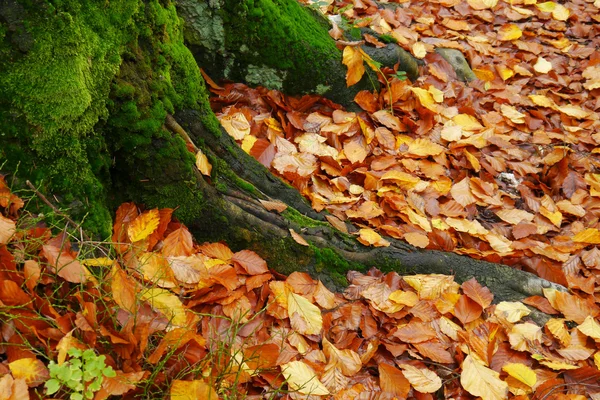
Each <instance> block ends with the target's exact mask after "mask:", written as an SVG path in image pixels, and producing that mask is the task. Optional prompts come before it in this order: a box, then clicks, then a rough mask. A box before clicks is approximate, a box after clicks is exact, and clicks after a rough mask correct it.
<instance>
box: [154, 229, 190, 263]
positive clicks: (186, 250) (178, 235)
mask: <svg viewBox="0 0 600 400" xmlns="http://www.w3.org/2000/svg"><path fill="white" fill-rule="evenodd" d="M193 245H194V244H193V242H192V235H191V234H190V232H189V231H188V230H187V228H186V227H185V226H182V227H181V228H179V229H177V230H175V231H173V232H171V233H170V234H169V236H167V237H166V238H165V240H164V241H163V247H162V249H161V253H162V254H163V255H164V256H165V257H177V256H189V255H191V254H192V247H193Z"/></svg>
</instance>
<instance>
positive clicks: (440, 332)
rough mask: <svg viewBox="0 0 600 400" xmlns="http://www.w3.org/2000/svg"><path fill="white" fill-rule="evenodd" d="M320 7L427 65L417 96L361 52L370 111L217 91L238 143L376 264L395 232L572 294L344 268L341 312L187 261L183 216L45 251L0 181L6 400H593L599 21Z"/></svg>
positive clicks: (66, 234)
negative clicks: (536, 318) (457, 54)
mask: <svg viewBox="0 0 600 400" xmlns="http://www.w3.org/2000/svg"><path fill="white" fill-rule="evenodd" d="M316 5H317V6H320V7H321V8H322V11H324V12H326V13H330V14H331V13H334V14H341V15H343V18H344V19H346V20H347V21H348V22H349V23H351V24H354V25H355V26H357V27H369V28H371V29H373V30H374V31H376V32H377V33H378V34H380V35H384V36H385V37H387V38H389V40H392V41H394V42H396V43H398V44H399V45H400V46H402V47H404V48H405V49H406V50H408V51H410V52H411V53H412V54H413V55H414V56H415V57H416V58H419V59H422V60H423V61H424V65H423V67H422V68H421V77H420V78H419V79H418V80H417V81H415V82H409V81H407V80H402V79H401V78H402V75H401V74H398V73H397V71H393V70H391V69H389V68H388V69H386V68H382V67H381V66H379V65H377V64H376V63H374V62H373V61H372V60H371V59H370V58H369V57H368V56H367V55H366V54H364V53H363V52H361V51H360V50H359V46H358V45H359V44H361V43H348V42H347V41H341V42H340V47H343V48H344V55H345V56H344V60H343V62H344V63H345V64H346V65H347V66H348V75H347V80H348V83H349V84H352V83H353V82H355V81H356V80H357V79H359V78H360V76H362V74H363V73H364V72H363V71H364V68H370V67H371V68H373V69H374V70H375V71H376V73H377V76H378V78H379V80H380V83H381V86H382V88H383V89H382V90H381V91H380V92H367V91H363V92H361V93H359V94H358V96H357V98H356V103H357V104H358V105H359V106H360V107H361V108H362V110H363V111H362V112H349V111H346V110H344V109H343V108H342V107H340V106H338V105H336V104H332V103H331V102H329V101H327V100H325V99H323V98H321V97H318V96H304V97H302V98H291V97H288V96H285V95H283V94H281V93H278V92H276V91H270V90H267V89H264V88H256V89H251V88H248V87H246V86H244V85H241V84H233V83H225V84H222V86H221V85H219V84H217V83H214V82H212V81H210V79H209V78H208V77H207V82H208V83H209V85H210V86H211V90H212V91H213V93H214V94H215V96H214V98H213V99H212V104H213V108H214V110H215V112H216V113H217V115H218V116H219V118H220V120H221V123H222V125H223V127H224V128H225V130H226V131H227V132H228V133H229V134H230V135H231V136H233V137H234V138H235V139H236V140H237V141H238V142H239V143H240V145H241V146H242V148H243V149H244V150H246V151H247V152H248V153H249V154H251V155H253V156H254V157H256V158H257V159H258V160H259V161H260V162H261V163H263V164H264V165H265V166H267V167H269V168H271V170H272V171H273V172H274V173H276V174H278V175H279V176H281V177H282V178H283V179H286V180H287V181H288V182H290V183H291V184H292V185H294V186H295V187H296V188H298V190H299V191H300V192H301V193H302V194H304V195H305V196H306V197H307V198H308V199H309V200H310V201H311V203H312V205H313V207H314V208H315V209H316V210H327V211H328V212H329V213H330V215H329V216H328V220H329V222H330V223H331V224H332V225H333V226H335V227H336V228H338V229H341V230H345V229H346V230H347V229H348V226H347V225H345V224H344V223H343V222H344V221H347V220H349V221H351V222H352V223H353V227H354V228H351V229H350V231H351V233H353V234H356V235H357V237H358V239H359V241H361V242H362V243H363V244H365V245H372V246H386V245H387V241H386V240H385V238H384V236H390V237H394V238H398V239H402V240H405V241H407V242H409V243H411V244H412V245H414V246H416V247H420V248H424V249H440V250H444V251H454V252H457V253H459V254H462V255H465V256H470V257H476V258H480V259H485V260H488V261H492V262H501V263H504V264H508V265H512V266H514V267H516V268H522V269H525V270H528V271H531V272H534V273H536V274H537V275H539V276H541V277H543V278H545V279H548V280H551V281H554V282H557V283H560V284H562V285H564V286H567V287H568V288H569V289H570V292H569V293H563V292H557V291H555V290H546V291H545V292H544V297H541V296H534V297H531V298H528V299H526V300H525V301H524V303H526V304H528V305H530V306H533V307H536V308H538V309H540V310H541V311H543V312H545V313H547V314H551V315H552V316H553V318H552V319H550V320H549V321H548V322H547V323H546V324H545V326H543V327H540V326H538V325H536V324H535V323H532V322H531V321H529V320H528V319H527V315H528V314H529V313H530V310H529V308H527V307H526V306H525V305H524V304H523V303H518V302H501V303H499V304H492V301H493V294H492V293H490V292H489V290H487V289H486V288H485V287H482V286H481V285H479V284H478V283H477V282H476V281H474V280H471V281H469V282H465V283H463V284H462V285H459V284H457V283H455V282H454V281H453V279H452V277H451V276H443V275H415V276H399V275H398V274H396V273H389V274H386V275H384V274H382V273H380V272H378V271H376V270H371V271H369V272H368V273H367V274H366V275H363V274H360V273H353V272H351V273H349V274H348V282H349V286H348V288H347V289H346V290H345V291H344V292H343V293H332V292H330V291H329V290H328V289H327V288H326V287H325V286H324V285H323V284H322V283H320V282H318V281H315V280H313V279H312V278H311V277H310V276H308V275H307V274H304V273H293V274H291V275H290V276H287V277H286V276H281V275H279V274H277V273H275V272H274V271H272V270H270V269H269V268H268V265H267V264H266V262H265V261H264V260H263V259H262V258H261V257H260V256H258V255H257V254H256V253H254V252H252V251H248V250H242V251H238V252H236V253H233V252H232V251H231V250H230V249H229V248H228V247H227V245H226V244H223V243H204V244H198V243H195V242H194V241H193V239H192V236H191V234H190V233H189V231H188V230H187V228H186V227H185V226H183V225H182V224H181V223H179V222H178V221H176V220H173V219H172V217H171V213H172V210H170V209H164V210H156V209H155V210H144V209H143V208H140V207H138V206H136V205H134V204H130V203H127V204H123V205H122V206H121V207H120V208H119V210H118V211H117V216H116V218H115V223H114V235H113V237H112V240H111V241H109V242H96V241H93V240H90V239H89V238H87V237H86V236H85V234H84V233H81V232H79V233H78V232H73V231H71V230H69V229H67V227H66V226H65V225H63V226H62V227H59V228H63V229H62V231H63V233H62V234H60V235H53V234H52V233H51V230H50V229H49V228H47V227H45V226H44V225H43V221H42V220H41V219H40V218H39V216H35V215H31V214H28V213H26V212H23V211H22V210H21V208H22V206H23V205H24V201H23V200H21V199H20V198H19V196H18V193H11V189H10V185H7V183H6V182H5V181H4V179H0V210H2V214H0V246H1V247H0V266H1V268H0V317H1V318H0V320H1V321H2V322H1V326H0V328H1V334H2V341H1V342H0V400H4V399H19V400H20V399H29V398H49V397H55V398H72V399H78V398H95V399H105V398H107V397H109V396H111V395H116V396H121V397H122V398H134V397H143V398H162V397H164V396H166V394H167V393H169V394H170V396H171V397H172V398H177V399H186V398H189V399H205V398H215V399H216V398H221V399H238V398H247V399H254V398H255V399H259V398H289V399H307V398H308V399H317V398H319V399H320V398H334V399H354V398H356V399H375V398H378V399H387V398H389V399H392V398H417V399H434V398H442V397H443V398H477V397H481V398H483V399H486V400H487V399H504V398H519V399H585V398H593V399H600V350H599V349H600V347H598V343H600V323H599V322H598V315H599V314H600V308H599V306H598V302H599V300H598V297H597V293H598V291H599V289H598V287H599V285H600V250H598V247H597V245H598V244H600V231H599V230H598V228H600V223H599V219H598V217H599V216H600V174H598V173H597V169H598V165H599V162H600V159H599V158H598V151H597V147H598V145H597V142H598V141H600V136H598V135H599V133H598V132H600V121H599V118H598V112H597V110H598V109H599V108H600V100H598V99H600V96H599V95H600V55H599V53H598V51H597V48H598V46H599V45H600V43H599V42H600V29H599V23H600V20H599V18H600V17H599V15H600V13H599V9H600V3H599V1H598V0H596V2H595V3H593V2H584V1H580V0H579V1H571V2H568V3H565V4H559V3H554V2H545V3H536V2H535V1H532V0H524V1H513V2H503V1H494V0H470V1H465V2H463V1H456V0H449V1H441V2H431V1H411V2H410V3H405V4H404V6H405V7H403V8H397V9H379V8H377V7H376V6H375V3H374V2H372V1H369V0H362V1H361V0H354V1H352V2H347V1H336V2H331V1H321V2H318V3H317V4H316ZM331 34H332V36H333V37H334V38H336V39H341V36H340V32H339V31H338V30H337V29H335V28H334V29H333V30H332V32H331ZM364 40H365V41H366V42H368V43H370V44H372V45H374V46H380V45H382V44H381V43H380V41H379V40H377V39H375V38H374V37H373V36H367V35H365V36H364ZM436 47H446V48H448V47H451V48H457V49H459V50H461V51H462V52H463V53H464V54H465V55H466V56H467V58H468V60H469V62H470V64H471V67H472V69H473V71H474V73H475V76H476V77H477V79H476V80H474V81H472V82H470V83H463V82H460V81H458V80H457V77H456V75H455V72H454V71H453V69H452V68H451V66H450V65H449V63H447V62H446V61H445V60H444V59H443V58H442V57H441V56H440V55H439V54H437V53H436V52H435V51H434V50H435V48H436ZM340 62H342V60H340ZM198 166H199V169H200V170H201V171H202V172H203V173H210V171H209V169H210V165H209V164H208V161H207V159H206V158H205V157H203V156H202V155H201V154H200V155H199V156H198ZM265 207H266V208H268V209H269V210H272V211H273V212H281V211H282V209H283V208H285V205H283V204H281V203H265ZM58 216H59V217H60V213H59V215H58ZM66 225H68V224H66ZM52 228H53V229H54V231H56V228H57V227H56V226H53V227H52ZM293 235H294V238H295V240H297V241H298V242H299V243H302V242H303V239H302V232H294V233H293ZM87 349H92V350H93V351H91V352H90V351H88V352H86V351H85V350H87Z"/></svg>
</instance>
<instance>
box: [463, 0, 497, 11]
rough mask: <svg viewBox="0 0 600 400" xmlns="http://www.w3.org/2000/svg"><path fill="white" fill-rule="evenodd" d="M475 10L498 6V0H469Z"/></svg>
mask: <svg viewBox="0 0 600 400" xmlns="http://www.w3.org/2000/svg"><path fill="white" fill-rule="evenodd" d="M467 3H469V5H470V6H471V8H472V9H473V10H486V9H488V8H494V7H496V4H498V0H467Z"/></svg>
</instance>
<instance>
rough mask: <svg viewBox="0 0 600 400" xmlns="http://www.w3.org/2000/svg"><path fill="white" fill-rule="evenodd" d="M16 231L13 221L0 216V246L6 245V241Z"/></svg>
mask: <svg viewBox="0 0 600 400" xmlns="http://www.w3.org/2000/svg"><path fill="white" fill-rule="evenodd" d="M15 231H16V224H15V221H13V220H11V219H8V218H6V217H4V216H3V215H1V214H0V244H6V243H8V240H9V239H10V238H11V237H12V235H14V233H15Z"/></svg>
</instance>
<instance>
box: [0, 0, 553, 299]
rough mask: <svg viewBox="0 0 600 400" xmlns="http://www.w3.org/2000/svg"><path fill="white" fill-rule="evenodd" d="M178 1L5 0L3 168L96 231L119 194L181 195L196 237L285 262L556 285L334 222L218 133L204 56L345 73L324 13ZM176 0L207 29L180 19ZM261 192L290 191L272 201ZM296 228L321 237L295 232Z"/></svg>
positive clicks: (291, 75)
mask: <svg viewBox="0 0 600 400" xmlns="http://www.w3.org/2000/svg"><path fill="white" fill-rule="evenodd" d="M178 7H179V8H178V9H177V8H176V7H175V4H174V3H173V2H171V1H170V0H110V1H106V2H104V1H96V0H61V1H58V0H7V1H4V2H0V71H1V73H0V169H1V170H2V171H4V172H9V173H11V174H13V175H14V176H16V181H17V182H24V181H25V179H28V180H31V181H32V182H33V184H34V185H35V186H36V187H38V188H39V189H40V190H41V191H42V192H43V193H46V194H49V195H51V196H49V197H50V198H51V199H52V200H53V201H54V202H55V203H56V205H57V206H59V207H61V208H63V209H66V210H67V212H68V213H69V214H71V215H72V216H73V217H75V218H79V219H82V218H83V219H84V223H83V224H84V227H86V228H87V229H88V230H89V231H90V232H93V233H95V234H96V235H99V236H103V237H107V236H108V234H109V232H110V227H111V213H112V211H113V210H114V209H115V208H116V206H117V205H118V204H120V203H121V202H123V201H135V202H138V203H143V204H145V205H146V206H147V207H171V208H175V209H176V211H175V215H176V216H177V217H178V218H179V219H180V220H182V222H184V223H186V224H188V225H189V226H190V227H191V228H192V229H193V232H194V233H195V234H196V236H197V238H198V239H199V240H213V241H214V240H226V241H228V242H229V244H230V245H231V247H232V248H233V249H235V250H238V249H241V248H252V249H255V250H256V251H257V252H259V253H260V254H261V255H262V256H263V257H265V258H266V259H267V260H268V261H269V263H270V266H271V267H273V268H275V269H277V270H279V271H280V272H284V273H289V272H291V271H294V270H306V271H311V272H312V273H314V274H316V275H317V276H319V277H320V278H322V279H323V280H324V281H326V282H328V283H330V284H331V285H332V286H340V285H342V284H343V283H344V281H345V278H344V275H345V272H346V271H347V270H349V269H362V270H364V269H366V268H369V267H371V266H376V267H379V268H381V269H384V270H397V271H399V272H419V273H431V272H436V273H455V274H456V276H457V278H458V279H459V280H465V279H468V278H470V277H471V276H476V277H478V279H480V280H481V281H483V282H485V283H487V284H488V285H490V286H491V288H492V289H493V290H494V291H496V292H497V293H500V294H501V297H500V298H504V299H506V298H519V297H523V296H525V295H530V294H537V293H539V292H540V291H541V287H542V286H543V285H549V283H548V282H545V281H542V280H540V279H537V278H535V277H533V276H531V275H529V274H524V273H520V272H513V271H512V270H510V269H508V267H502V266H497V265H493V264H489V263H484V262H478V261H474V260H471V259H467V258H461V257H459V256H456V255H451V254H444V253H440V252H420V251H419V250H417V249H415V248H412V247H411V246H408V245H406V244H403V243H400V242H394V245H393V246H392V247H390V248H388V249H384V250H373V249H369V248H365V247H363V246H362V245H360V244H359V243H358V242H357V241H356V240H354V239H353V238H352V237H350V236H348V235H345V234H342V233H340V232H338V231H336V230H334V229H333V228H332V227H331V226H329V225H328V224H327V223H326V222H324V217H323V215H321V214H318V213H316V212H314V211H312V210H311V208H310V206H309V205H308V204H307V203H306V202H305V201H304V199H302V198H301V196H300V195H299V193H298V192H297V191H295V190H294V189H293V188H291V187H290V186H288V185H287V184H285V183H284V182H282V181H281V180H279V179H278V178H276V177H274V176H273V175H271V174H270V173H269V171H268V170H266V169H265V168H264V167H263V166H262V165H260V164H259V163H258V162H256V161H255V160H254V159H252V158H251V157H249V156H248V155H247V154H245V153H244V152H243V151H241V150H240V149H239V148H238V147H237V146H236V144H235V143H234V142H233V140H231V138H230V137H229V136H228V135H226V134H223V133H222V130H221V128H220V126H219V123H218V121H217V120H216V118H215V116H214V114H213V113H212V111H211V109H210V105H209V102H208V94H207V91H206V88H205V85H204V81H203V79H202V77H201V74H200V70H199V66H198V63H197V61H196V60H200V61H201V64H202V65H201V66H202V67H204V68H206V70H208V71H213V72H214V71H219V70H222V71H224V72H227V73H228V74H231V75H228V76H230V77H231V78H234V79H237V78H240V79H241V78H243V79H245V80H246V81H249V82H253V83H261V84H268V82H266V81H265V79H267V80H270V82H271V84H272V86H273V85H275V86H273V87H278V85H280V87H281V88H282V89H284V90H285V89H289V91H292V92H297V91H307V90H308V91H312V90H313V88H314V89H316V86H317V85H324V86H327V85H332V87H341V88H345V84H344V83H343V75H344V70H343V68H342V66H341V62H340V61H341V60H340V58H341V57H340V53H339V50H337V49H336V48H335V46H334V43H333V41H332V40H331V39H329V37H328V36H327V28H326V26H325V25H324V24H323V25H322V24H320V23H319V21H318V17H315V16H314V15H312V14H311V13H310V12H308V11H306V10H304V9H303V8H301V7H300V6H299V5H298V4H297V3H296V2H295V0H254V1H251V0H247V1H233V0H231V1H229V0H211V1H193V2H192V1H189V2H188V1H186V0H182V1H181V2H180V3H179V5H178ZM178 11H179V12H182V13H183V14H185V15H186V19H187V21H188V24H189V23H190V22H189V21H197V23H198V27H197V28H198V30H200V31H202V32H203V35H204V36H197V37H196V36H194V35H193V34H192V33H193V32H192V33H190V32H191V31H189V30H188V31H187V34H185V35H184V24H183V21H182V19H181V18H180V17H179V15H178ZM196 19H197V20H196ZM184 36H187V39H188V41H189V47H191V48H192V49H194V54H192V52H191V51H190V50H189V47H188V46H187V45H186V43H185V41H184ZM244 46H246V47H247V48H248V50H246V49H244ZM258 49H262V51H261V52H258ZM211 51H212V52H213V53H211ZM234 53H235V54H234ZM194 56H195V57H196V58H194ZM267 56H268V57H267ZM219 63H221V64H219ZM222 63H225V64H222ZM271 70H273V71H274V72H273V71H271ZM253 80H254V81H253ZM336 82H337V83H336ZM302 85H304V86H302ZM335 85H337V86H335ZM346 93H347V92H346ZM330 94H331V93H330ZM336 95H337V94H336V93H335V92H333V95H332V96H333V97H334V98H335V96H336ZM173 116H174V117H173ZM188 134H189V136H188ZM189 137H191V139H192V141H193V143H186V140H189ZM196 146H197V147H199V148H201V149H202V150H203V151H204V153H205V154H207V155H208V156H209V159H210V161H211V163H212V165H213V172H212V176H211V177H210V178H206V179H205V178H203V177H202V176H201V175H200V174H199V172H198V171H197V169H196V167H195V162H194V161H195V158H194V153H193V152H190V151H189V150H190V148H195V147H196ZM17 184H18V183H17ZM259 198H273V199H280V200H282V201H284V202H285V203H287V204H288V205H289V206H290V207H289V208H288V210H286V211H285V212H284V213H283V214H281V215H279V214H275V213H272V212H268V211H267V210H265V209H264V208H262V206H261V205H260V203H259V202H257V199H259ZM30 207H31V208H38V209H39V210H42V209H43V207H44V206H43V204H35V203H32V204H30ZM290 228H292V229H295V230H296V231H297V232H301V233H302V234H303V235H304V236H305V237H306V238H307V239H308V240H309V242H310V246H302V245H300V244H298V243H296V242H295V241H294V240H293V239H292V238H291V236H290V233H289V229H290ZM509 282H510V283H509Z"/></svg>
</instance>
